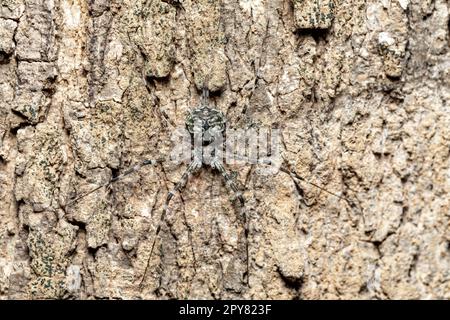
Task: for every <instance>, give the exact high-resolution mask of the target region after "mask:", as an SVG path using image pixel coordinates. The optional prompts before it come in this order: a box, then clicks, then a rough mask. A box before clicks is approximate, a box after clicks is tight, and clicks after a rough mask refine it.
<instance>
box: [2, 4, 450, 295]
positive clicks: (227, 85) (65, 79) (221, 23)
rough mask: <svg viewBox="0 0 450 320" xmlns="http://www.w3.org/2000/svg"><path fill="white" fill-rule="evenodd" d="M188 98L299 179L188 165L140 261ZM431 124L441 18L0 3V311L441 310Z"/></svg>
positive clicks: (438, 163) (440, 95) (255, 167)
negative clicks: (13, 305) (112, 302)
mask: <svg viewBox="0 0 450 320" xmlns="http://www.w3.org/2000/svg"><path fill="white" fill-rule="evenodd" d="M204 85H206V86H207V87H208V89H209V90H210V91H211V97H210V100H209V101H210V103H211V105H212V106H214V107H215V108H217V109H218V110H220V111H222V112H223V113H224V114H225V115H226V118H227V123H228V127H229V128H234V129H238V128H240V129H249V128H271V129H273V130H275V129H278V130H280V132H281V138H282V141H281V142H280V145H281V151H282V152H281V154H282V157H283V159H284V161H285V163H286V164H288V165H289V166H290V167H291V168H292V169H293V170H295V171H296V172H297V173H298V175H300V176H301V177H302V178H303V179H302V180H299V179H295V177H293V176H292V175H289V174H287V173H285V172H283V171H277V172H275V173H273V174H265V173H264V172H263V170H262V169H261V168H262V167H263V166H264V165H261V164H249V163H239V164H231V165H230V164H225V165H226V166H227V169H228V170H230V171H232V172H234V173H235V174H234V175H235V179H236V181H237V183H238V185H239V186H240V188H241V189H242V190H243V194H244V198H245V200H246V201H245V204H244V205H243V206H240V205H239V204H238V203H236V201H231V200H230V198H231V197H232V196H233V193H232V192H231V191H230V190H229V189H228V188H227V186H226V184H225V183H224V181H223V179H222V176H221V175H220V174H219V173H217V172H216V171H214V170H212V169H211V168H209V167H207V166H205V167H204V168H202V170H200V171H199V173H197V174H195V175H193V176H192V177H190V179H189V181H188V183H187V185H186V188H184V189H183V190H182V191H181V192H180V193H176V194H175V196H174V198H173V200H172V201H171V202H170V204H169V207H168V213H167V216H166V217H165V219H164V220H163V222H162V224H161V226H162V227H161V232H160V233H159V235H158V237H157V238H156V245H155V250H154V253H153V255H152V256H151V257H150V250H151V246H152V243H153V241H154V239H155V234H156V233H155V231H156V229H157V226H158V224H159V221H160V217H161V213H162V210H163V205H164V201H165V199H166V194H167V192H168V191H169V190H170V189H172V188H173V186H174V185H175V183H176V182H177V181H178V180H179V179H180V177H181V175H182V174H183V172H184V170H185V169H186V164H184V163H181V164H180V163H176V162H174V161H169V157H170V154H171V151H172V150H173V148H174V144H176V142H174V141H173V138H171V137H172V136H173V133H174V131H175V130H176V128H183V126H184V121H185V117H186V114H187V113H188V112H189V110H192V109H193V108H195V107H196V106H197V105H198V104H199V101H200V98H201V89H202V87H203V86H204ZM449 106H450V51H449V2H448V1H444V0H434V1H432V0H423V1H418V0H411V1H409V0H398V1H394V0H386V1H381V2H378V1H369V0H322V1H315V0H270V1H269V0H258V1H256V0H255V1H248V0H239V1H238V0H235V1H234V0H222V1H207V0H198V1H192V0H174V1H162V0H135V1H132V0H125V1H116V0H90V1H81V0H71V1H68V0H2V1H1V2H0V298H2V299H7V298H9V299H41V298H76V299H88V298H111V299H112V298H114V299H137V298H146V299H167V298H179V299H185V298H212V299H227V298H251V299H294V298H300V299H319V298H320V299H375V298H377V299H412V298H419V299H425V298H444V299H448V298H450V273H449V270H450V225H449V217H450V207H449V196H448V194H449V193H450V162H449V155H450V113H449ZM288 128H289V130H288ZM159 158H164V159H166V161H164V162H163V163H161V164H158V165H155V166H145V167H143V168H142V169H141V170H139V171H137V172H135V173H132V174H130V175H129V176H127V177H126V178H124V179H121V180H120V181H118V182H116V183H113V184H111V185H109V186H108V187H105V188H100V189H99V190H97V191H96V192H94V193H91V194H90V195H88V196H86V197H84V198H82V199H79V201H75V202H73V203H71V202H70V200H71V199H74V198H76V197H77V196H80V195H82V194H84V193H86V192H88V191H89V190H92V189H93V188H95V187H96V186H98V185H101V184H102V183H106V182H107V181H109V180H110V179H111V178H112V177H115V176H117V175H119V174H121V173H123V172H124V171H125V170H126V169H127V168H129V167H131V166H133V165H135V164H136V163H138V162H139V161H142V160H144V159H159ZM311 183H313V184H315V185H317V186H320V187H322V188H325V189H326V190H328V191H330V192H332V193H334V194H336V195H338V196H340V197H341V198H339V197H338V196H336V195H332V194H330V193H327V192H326V191H323V190H322V189H320V188H318V187H316V186H314V185H312V184H311ZM246 225H247V229H248V230H246V227H245V226H246ZM247 264H248V268H247ZM247 269H248V271H247ZM146 270H147V271H146Z"/></svg>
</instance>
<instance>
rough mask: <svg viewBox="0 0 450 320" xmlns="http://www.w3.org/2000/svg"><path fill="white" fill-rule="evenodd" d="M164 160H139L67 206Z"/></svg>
mask: <svg viewBox="0 0 450 320" xmlns="http://www.w3.org/2000/svg"><path fill="white" fill-rule="evenodd" d="M163 161H164V159H163V158H159V159H152V160H148V159H147V160H143V161H141V162H139V163H138V164H136V165H134V166H133V167H131V168H128V169H127V170H125V171H124V172H123V173H122V174H120V175H118V176H116V177H113V178H111V179H110V180H109V181H108V182H106V183H103V184H101V185H99V186H97V187H96V188H94V189H92V190H90V191H88V192H86V193H84V194H81V195H79V196H78V197H75V198H73V199H71V200H69V201H68V202H67V203H66V207H67V206H70V205H71V204H73V203H75V202H77V201H78V200H81V199H83V198H84V197H86V196H88V195H90V194H91V193H93V192H95V191H97V190H99V189H100V188H103V187H108V186H109V185H111V184H112V183H114V182H116V181H119V180H121V179H122V178H124V177H125V176H127V175H129V174H132V173H133V172H137V171H139V170H140V169H141V168H142V167H144V166H148V165H152V166H154V165H156V164H157V163H162V162H163Z"/></svg>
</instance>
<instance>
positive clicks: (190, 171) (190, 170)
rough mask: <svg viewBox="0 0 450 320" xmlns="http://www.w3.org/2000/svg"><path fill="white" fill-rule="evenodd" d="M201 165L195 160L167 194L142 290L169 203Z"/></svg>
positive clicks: (141, 283)
mask: <svg viewBox="0 0 450 320" xmlns="http://www.w3.org/2000/svg"><path fill="white" fill-rule="evenodd" d="M201 165H202V163H201V162H199V161H197V160H195V159H194V160H193V161H192V162H191V163H190V164H189V166H188V167H187V169H186V171H185V172H184V173H183V175H182V176H181V178H180V180H179V181H178V182H177V183H176V184H175V187H173V189H172V190H170V191H169V192H168V193H167V196H166V200H165V202H164V205H163V210H162V213H161V217H160V218H159V222H158V225H157V226H156V231H155V236H154V238H153V242H152V246H151V249H150V255H149V257H148V260H147V265H146V267H145V270H144V275H143V276H142V280H141V282H140V284H139V287H141V288H142V285H143V284H144V280H145V277H146V275H147V271H148V267H149V265H150V260H151V258H152V256H153V250H154V249H155V244H156V239H158V235H159V232H160V231H161V227H162V224H163V222H164V219H165V217H166V213H167V210H168V208H169V203H170V201H171V200H172V198H173V196H174V195H175V193H176V192H179V191H180V190H181V189H183V188H184V187H185V186H186V183H187V181H188V179H189V176H190V175H191V174H193V173H194V172H195V171H197V170H198V169H200V167H201Z"/></svg>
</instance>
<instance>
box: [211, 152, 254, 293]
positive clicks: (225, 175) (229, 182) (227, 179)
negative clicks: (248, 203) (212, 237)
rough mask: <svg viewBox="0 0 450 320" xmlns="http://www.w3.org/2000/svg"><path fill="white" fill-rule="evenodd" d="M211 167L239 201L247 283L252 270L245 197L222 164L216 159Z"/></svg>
mask: <svg viewBox="0 0 450 320" xmlns="http://www.w3.org/2000/svg"><path fill="white" fill-rule="evenodd" d="M211 167H212V168H214V169H217V170H218V171H219V172H220V173H221V175H222V177H223V179H224V180H225V183H226V185H227V186H228V187H229V188H230V189H231V190H232V191H233V192H234V194H235V197H236V199H238V200H239V203H240V206H241V209H242V212H241V217H242V218H243V219H244V221H243V224H244V235H245V251H246V259H245V260H246V269H247V270H246V275H245V276H244V277H245V280H246V282H247V285H248V282H249V276H250V274H249V270H250V260H249V257H250V256H249V245H248V233H249V225H248V217H247V212H246V210H245V199H244V196H243V195H242V192H241V191H240V190H239V188H238V186H237V184H236V181H235V179H234V177H233V176H232V175H231V174H230V173H228V172H227V170H226V169H225V167H224V166H223V164H222V162H221V161H219V160H217V159H215V160H213V161H212V162H211Z"/></svg>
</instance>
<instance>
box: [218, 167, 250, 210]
mask: <svg viewBox="0 0 450 320" xmlns="http://www.w3.org/2000/svg"><path fill="white" fill-rule="evenodd" d="M211 167H213V168H215V169H217V170H218V171H219V172H220V174H221V175H222V177H223V179H224V180H225V183H226V185H227V186H228V187H229V188H230V189H231V190H233V192H234V194H235V196H236V198H237V199H239V202H240V203H241V205H242V206H243V205H244V204H245V200H244V197H243V195H242V192H241V191H240V190H239V188H238V186H237V185H236V182H235V181H234V179H233V177H232V176H231V175H230V174H229V173H228V172H227V170H226V169H225V167H224V166H223V164H222V162H221V161H217V160H215V161H213V162H212V163H211Z"/></svg>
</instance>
